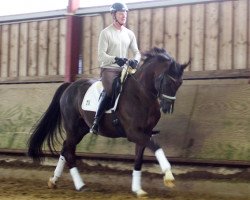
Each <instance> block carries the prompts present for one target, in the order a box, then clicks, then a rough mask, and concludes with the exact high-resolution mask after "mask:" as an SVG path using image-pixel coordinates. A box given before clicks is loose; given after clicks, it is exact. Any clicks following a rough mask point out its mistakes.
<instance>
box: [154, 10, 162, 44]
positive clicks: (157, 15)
mask: <svg viewBox="0 0 250 200" xmlns="http://www.w3.org/2000/svg"><path fill="white" fill-rule="evenodd" d="M151 26H152V30H153V31H152V47H159V48H163V46H164V8H155V9H152V24H151Z"/></svg>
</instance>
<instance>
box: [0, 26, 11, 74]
mask: <svg viewBox="0 0 250 200" xmlns="http://www.w3.org/2000/svg"><path fill="white" fill-rule="evenodd" d="M9 26H10V25H2V45H1V77H8V76H9V72H8V67H9V31H10V29H9Z"/></svg>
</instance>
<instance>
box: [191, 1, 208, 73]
mask: <svg viewBox="0 0 250 200" xmlns="http://www.w3.org/2000/svg"><path fill="white" fill-rule="evenodd" d="M204 14H205V8H204V4H198V5H193V6H192V30H191V31H192V33H191V36H192V39H191V58H192V65H191V71H202V69H203V65H204Z"/></svg>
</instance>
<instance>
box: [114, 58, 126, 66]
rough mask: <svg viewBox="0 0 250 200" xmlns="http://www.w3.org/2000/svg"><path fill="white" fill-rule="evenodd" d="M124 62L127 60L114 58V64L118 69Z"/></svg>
mask: <svg viewBox="0 0 250 200" xmlns="http://www.w3.org/2000/svg"><path fill="white" fill-rule="evenodd" d="M126 62H127V59H126V58H118V57H115V63H116V64H117V65H119V66H120V67H122V66H123V65H124V64H125V63H126Z"/></svg>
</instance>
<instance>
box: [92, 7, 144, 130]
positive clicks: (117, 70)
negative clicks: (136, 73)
mask: <svg viewBox="0 0 250 200" xmlns="http://www.w3.org/2000/svg"><path fill="white" fill-rule="evenodd" d="M110 12H111V15H112V17H113V23H112V24H111V25H109V26H108V27H106V28H105V29H103V30H102V31H101V33H100V36H99V43H98V60H99V63H100V67H101V77H102V84H103V88H104V90H103V92H102V94H101V97H100V100H99V106H98V109H97V111H96V114H95V118H94V122H93V125H92V127H91V129H90V132H92V133H95V134H97V132H98V125H99V122H100V120H101V117H102V115H103V113H104V112H105V110H106V107H107V103H108V102H109V100H110V97H111V94H112V84H113V81H114V79H115V78H117V77H120V75H121V71H122V68H121V67H122V66H123V65H124V64H125V63H126V61H127V60H126V59H125V58H127V56H128V51H129V50H131V51H132V53H133V58H132V59H130V60H129V61H128V64H129V65H130V66H131V67H133V68H135V67H136V66H137V65H138V63H139V62H140V59H141V54H140V51H139V49H138V46H137V42H136V37H135V34H134V33H133V32H132V31H131V30H129V29H128V28H126V27H125V23H126V20H127V12H128V7H127V6H126V4H124V3H114V4H113V5H112V6H111V7H110Z"/></svg>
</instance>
